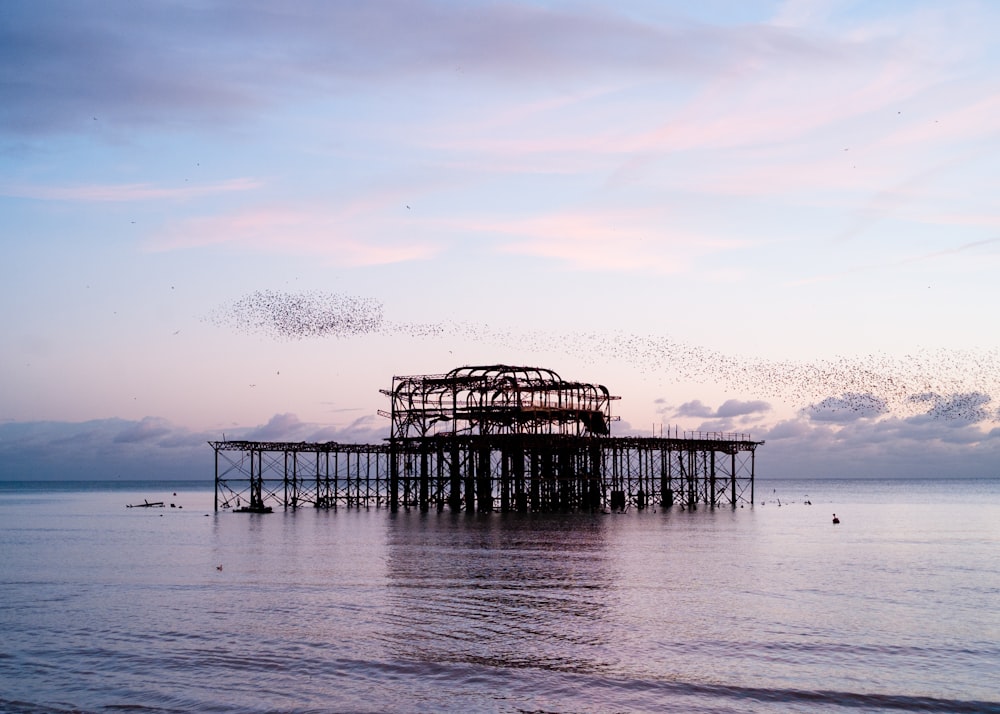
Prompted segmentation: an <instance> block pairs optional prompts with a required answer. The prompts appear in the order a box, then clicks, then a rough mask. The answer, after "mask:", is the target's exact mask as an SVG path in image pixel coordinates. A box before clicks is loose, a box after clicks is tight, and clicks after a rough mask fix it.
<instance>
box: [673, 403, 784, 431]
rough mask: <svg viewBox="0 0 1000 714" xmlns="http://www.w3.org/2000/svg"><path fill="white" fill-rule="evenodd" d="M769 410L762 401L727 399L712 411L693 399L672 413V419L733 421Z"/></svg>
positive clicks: (767, 404) (767, 405) (769, 407)
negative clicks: (697, 418) (736, 418)
mask: <svg viewBox="0 0 1000 714" xmlns="http://www.w3.org/2000/svg"><path fill="white" fill-rule="evenodd" d="M770 410H771V405H770V404H769V403H768V402H765V401H762V400H759V399H757V400H752V401H741V400H739V399H727V400H726V401H725V402H723V404H722V406H720V407H719V408H718V409H713V408H712V407H710V406H708V405H707V404H703V403H702V402H701V400H699V399H694V400H692V401H690V402H685V403H684V404H681V405H680V406H679V407H677V409H676V410H675V411H674V413H673V416H674V417H699V418H703V419H706V418H714V419H733V418H735V417H741V416H749V415H752V414H761V413H763V412H768V411H770ZM726 428H728V427H726Z"/></svg>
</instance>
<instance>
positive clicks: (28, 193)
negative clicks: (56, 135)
mask: <svg viewBox="0 0 1000 714" xmlns="http://www.w3.org/2000/svg"><path fill="white" fill-rule="evenodd" d="M263 186H264V182H263V181H261V180H259V179H251V178H236V179H230V180H228V181H220V182H218V183H208V184H191V185H185V186H155V185H153V184H148V183H132V184H89V185H79V186H46V185H34V184H0V195H3V196H10V197H14V198H30V199H36V200H41V201H81V202H91V203H128V202H133V201H163V200H171V201H183V200H189V199H194V198H201V197H203V196H215V195H219V194H226V193H242V192H245V191H253V190H255V189H259V188H261V187H263Z"/></svg>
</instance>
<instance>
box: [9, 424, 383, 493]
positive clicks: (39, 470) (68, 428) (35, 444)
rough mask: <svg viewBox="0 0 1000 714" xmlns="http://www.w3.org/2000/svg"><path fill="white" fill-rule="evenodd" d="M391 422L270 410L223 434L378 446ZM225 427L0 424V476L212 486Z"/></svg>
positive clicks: (236, 438) (260, 439)
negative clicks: (319, 418)
mask: <svg viewBox="0 0 1000 714" xmlns="http://www.w3.org/2000/svg"><path fill="white" fill-rule="evenodd" d="M388 435H389V420H388V419H382V418H380V417H376V416H365V417H361V418H359V419H355V420H354V421H352V422H351V423H349V424H347V425H346V426H341V427H335V426H329V425H323V424H312V423H307V422H303V421H301V420H300V419H299V418H298V417H297V416H296V415H295V414H290V413H284V414H275V415H274V416H273V417H271V419H270V420H268V421H267V423H265V424H262V425H258V426H254V427H233V428H230V429H227V430H226V432H225V438H227V439H230V440H239V439H248V440H254V441H287V442H299V441H307V442H327V441H336V442H338V443H342V444H380V443H382V441H383V439H385V438H386V437H388ZM222 438H223V433H222V432H217V433H216V432H195V431H191V430H189V429H186V428H184V427H179V426H177V425H175V424H173V423H171V422H170V421H168V420H166V419H163V418H160V417H145V418H143V419H141V420H138V421H128V420H125V419H97V420H91V421H85V422H54V421H43V422H8V423H4V424H0V480H3V481H19V480H26V481H30V480H84V479H86V480H108V479H116V478H121V479H126V480H132V479H177V480H185V479H191V480H198V481H204V482H206V483H211V481H212V479H213V478H214V471H213V468H214V467H213V460H212V448H211V447H210V446H209V445H208V442H209V441H217V440H221V439H222Z"/></svg>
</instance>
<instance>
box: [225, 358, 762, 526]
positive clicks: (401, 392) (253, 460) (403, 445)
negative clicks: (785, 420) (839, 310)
mask: <svg viewBox="0 0 1000 714" xmlns="http://www.w3.org/2000/svg"><path fill="white" fill-rule="evenodd" d="M382 391H383V394H385V395H386V396H388V397H389V399H390V409H389V411H381V410H380V412H379V413H380V414H382V415H383V416H386V417H387V418H389V419H390V422H391V424H390V435H389V438H388V439H387V440H386V442H385V443H382V444H378V445H364V444H337V443H333V442H328V443H321V444H320V443H284V442H250V441H215V442H210V444H211V446H212V447H213V448H214V450H215V483H216V489H215V492H216V504H215V505H216V510H218V509H219V508H220V507H221V508H240V509H242V510H250V511H258V510H259V511H264V510H266V509H268V508H271V507H273V506H277V507H284V508H296V507H298V506H304V505H312V506H316V507H321V508H335V507H340V506H343V507H348V508H352V507H373V506H374V507H377V508H378V507H388V508H390V509H391V510H397V509H399V508H418V509H420V510H425V511H426V510H429V509H432V508H433V509H438V510H442V509H444V508H446V507H447V508H449V509H450V510H452V511H462V510H464V511H478V512H490V511H495V510H499V511H502V512H509V511H521V512H529V511H530V512H546V511H567V510H569V511H580V510H587V511H592V510H608V509H610V510H626V509H628V508H631V507H635V508H638V509H643V508H647V507H649V506H655V505H661V506H673V505H675V504H682V505H684V506H686V507H691V508H693V507H695V506H696V505H698V504H707V505H709V506H719V505H729V506H732V507H734V508H735V507H737V506H738V505H742V504H744V503H745V504H752V503H753V483H754V471H755V453H756V447H757V446H759V445H760V444H762V443H763V442H756V441H753V440H751V439H750V437H749V435H747V434H730V433H720V432H679V431H677V430H675V431H674V435H673V436H668V437H666V438H664V437H662V436H661V437H653V438H641V437H612V436H610V432H611V429H610V425H611V422H612V421H614V420H615V419H616V417H614V416H613V414H612V411H611V404H612V402H614V401H615V400H617V399H618V397H615V396H612V395H611V394H610V393H609V392H608V390H607V388H605V387H604V386H603V385H595V384H586V383H581V382H570V381H565V380H563V379H562V378H561V377H560V376H559V375H558V374H556V373H555V372H553V371H551V370H548V369H541V368H535V367H514V366H509V365H491V366H482V367H461V368H458V369H455V370H452V371H451V372H448V373H447V374H438V375H419V376H408V377H394V378H393V384H392V388H391V389H389V390H382Z"/></svg>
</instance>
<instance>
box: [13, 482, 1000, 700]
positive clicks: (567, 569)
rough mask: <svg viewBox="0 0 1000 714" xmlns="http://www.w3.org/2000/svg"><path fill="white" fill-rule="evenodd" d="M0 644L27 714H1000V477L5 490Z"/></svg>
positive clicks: (64, 486) (52, 486)
mask: <svg viewBox="0 0 1000 714" xmlns="http://www.w3.org/2000/svg"><path fill="white" fill-rule="evenodd" d="M175 493H176V495H175ZM144 498H146V499H149V500H150V501H160V500H162V501H164V502H165V503H166V505H165V507H164V508H149V509H147V508H126V507H125V505H126V504H128V503H136V502H141V501H142V500H143V499H144ZM806 500H809V501H811V502H812V505H807V504H806V503H805V501H806ZM779 501H780V505H779ZM761 502H763V504H761ZM171 503H173V504H174V506H175V507H173V508H171V507H170V504H171ZM834 512H836V513H837V514H838V516H839V517H840V518H841V523H840V524H839V525H836V526H834V525H833V524H832V523H831V516H832V514H833V513H834ZM219 566H221V570H220V569H219ZM0 635H2V637H0V711H3V712H13V713H20V712H25V713H27V712H78V711H82V712H107V711H115V712H117V711H122V710H126V711H135V712H279V711H280V712H339V711H343V712H384V711H385V712H478V711H484V712H813V711H840V710H844V711H864V712H900V711H902V712H907V711H913V712H923V711H938V712H1000V481H957V482H949V481H937V482H883V481H819V482H817V481H809V482H788V481H781V482H771V483H767V482H762V481H760V480H758V483H757V504H755V506H754V507H753V508H741V509H736V510H732V509H729V508H721V509H715V510H711V509H708V508H704V507H702V508H699V509H698V510H696V511H681V510H679V509H676V508H675V509H669V510H664V509H656V510H655V511H653V510H648V511H645V512H635V511H632V512H629V513H626V514H620V515H558V516H510V515H506V516H502V515H498V514H496V515H490V516H481V515H466V514H460V515H452V514H449V513H443V514H438V513H431V514H423V515H421V514H419V513H398V514H395V515H392V514H390V513H388V512H387V511H385V510H374V509H373V510H370V511H364V510H362V511H350V510H344V509H341V510H339V511H335V512H334V511H330V512H327V511H317V510H314V509H309V508H307V509H303V510H299V511H297V512H288V513H282V512H277V513H273V514H269V515H247V514H234V513H229V512H223V513H218V514H216V513H214V512H213V511H212V491H211V483H209V484H206V485H197V486H194V487H193V486H192V485H190V484H183V483H179V484H164V483H132V484H35V485H27V484H11V483H0Z"/></svg>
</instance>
